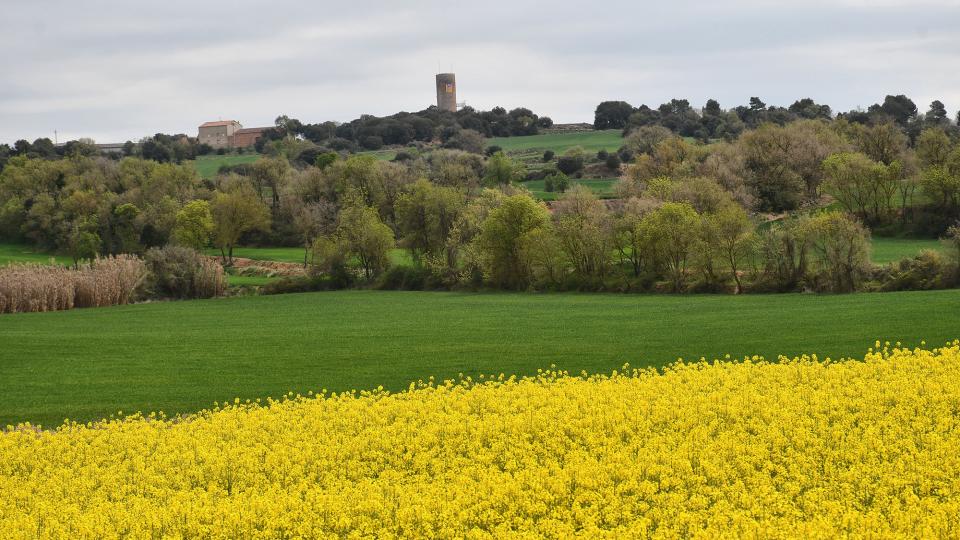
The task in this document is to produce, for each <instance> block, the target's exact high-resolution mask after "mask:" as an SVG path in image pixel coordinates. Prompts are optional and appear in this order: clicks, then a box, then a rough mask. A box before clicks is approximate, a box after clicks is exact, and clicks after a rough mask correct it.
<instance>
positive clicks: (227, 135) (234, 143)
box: [197, 120, 267, 148]
mask: <svg viewBox="0 0 960 540" xmlns="http://www.w3.org/2000/svg"><path fill="white" fill-rule="evenodd" d="M265 129H267V128H263V127H258V128H244V127H243V126H242V125H240V122H237V121H236V120H218V121H216V122H204V123H203V124H200V128H199V133H198V135H197V139H198V140H199V142H200V144H209V145H210V146H212V147H214V148H246V147H248V146H253V145H254V143H256V142H257V139H259V138H260V137H261V136H262V135H263V131H264V130H265Z"/></svg>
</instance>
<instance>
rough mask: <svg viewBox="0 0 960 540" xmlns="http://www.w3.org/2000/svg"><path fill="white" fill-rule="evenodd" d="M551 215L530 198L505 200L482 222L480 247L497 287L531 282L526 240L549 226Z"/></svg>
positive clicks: (511, 287)
mask: <svg viewBox="0 0 960 540" xmlns="http://www.w3.org/2000/svg"><path fill="white" fill-rule="evenodd" d="M549 220H550V214H549V212H548V211H547V208H546V206H544V204H543V203H541V202H538V201H535V200H533V199H532V198H531V197H530V196H529V195H525V194H519V195H513V196H511V197H506V198H504V199H503V201H502V202H501V203H500V205H499V206H498V207H496V208H494V209H492V210H490V212H489V214H488V215H487V217H486V219H485V220H484V221H483V226H482V228H481V232H480V236H479V238H478V246H479V248H480V252H481V260H482V263H481V264H482V266H483V270H484V275H485V276H486V277H487V278H488V279H489V280H490V281H491V282H492V283H493V284H494V285H495V286H498V287H504V288H509V289H518V288H523V287H525V286H527V285H528V284H529V282H530V277H531V276H530V269H529V267H527V266H526V264H524V263H525V260H524V257H523V249H522V248H523V245H524V243H525V241H526V237H527V236H528V235H530V234H531V233H533V232H534V231H537V230H539V229H543V228H545V227H547V226H548V223H549Z"/></svg>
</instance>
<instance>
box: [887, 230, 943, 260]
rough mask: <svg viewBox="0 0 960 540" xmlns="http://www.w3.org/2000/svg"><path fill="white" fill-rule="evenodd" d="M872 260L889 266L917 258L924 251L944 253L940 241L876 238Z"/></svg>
mask: <svg viewBox="0 0 960 540" xmlns="http://www.w3.org/2000/svg"><path fill="white" fill-rule="evenodd" d="M871 244H872V247H873V252H872V255H871V259H873V262H875V263H877V264H887V263H890V262H893V261H898V260H900V259H909V258H912V257H916V256H917V254H918V253H920V252H921V251H923V250H924V249H931V250H934V251H940V252H942V251H943V244H942V243H941V242H940V241H939V240H932V239H914V238H883V237H879V236H875V237H874V238H873V241H872V242H871Z"/></svg>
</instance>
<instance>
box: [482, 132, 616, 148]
mask: <svg viewBox="0 0 960 540" xmlns="http://www.w3.org/2000/svg"><path fill="white" fill-rule="evenodd" d="M487 144H488V145H496V146H499V147H500V148H503V151H504V152H507V153H510V152H516V151H524V150H541V151H543V150H553V151H554V152H556V153H557V154H562V153H563V152H565V151H566V150H568V149H570V148H573V147H574V146H580V147H582V148H583V149H584V150H586V151H587V152H592V153H596V152H598V151H600V150H607V151H608V152H609V151H614V150H617V149H618V148H620V147H621V146H623V137H622V136H621V132H620V130H618V129H610V130H604V131H585V132H578V133H548V134H544V135H530V136H527V137H494V138H492V139H489V140H488V141H487Z"/></svg>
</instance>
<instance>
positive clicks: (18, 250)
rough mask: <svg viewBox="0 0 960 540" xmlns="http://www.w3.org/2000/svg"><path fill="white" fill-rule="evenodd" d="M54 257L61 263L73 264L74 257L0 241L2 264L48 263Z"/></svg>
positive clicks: (0, 259)
mask: <svg viewBox="0 0 960 540" xmlns="http://www.w3.org/2000/svg"><path fill="white" fill-rule="evenodd" d="M50 259H54V260H55V261H56V262H58V263H60V264H73V259H71V258H70V257H65V256H63V255H52V254H50V253H44V252H42V251H38V250H36V249H34V248H32V247H30V246H27V245H23V244H6V243H0V266H5V265H7V264H10V263H41V264H47V263H49V262H50Z"/></svg>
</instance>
